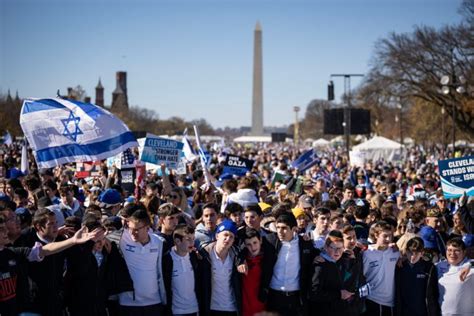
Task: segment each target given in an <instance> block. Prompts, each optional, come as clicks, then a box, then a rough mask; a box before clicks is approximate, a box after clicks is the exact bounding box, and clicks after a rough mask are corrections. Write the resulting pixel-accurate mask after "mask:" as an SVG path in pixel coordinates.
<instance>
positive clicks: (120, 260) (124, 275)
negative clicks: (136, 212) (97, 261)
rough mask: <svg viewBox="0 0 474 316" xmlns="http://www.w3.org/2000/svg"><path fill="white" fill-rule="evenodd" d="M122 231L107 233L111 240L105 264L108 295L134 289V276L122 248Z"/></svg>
mask: <svg viewBox="0 0 474 316" xmlns="http://www.w3.org/2000/svg"><path fill="white" fill-rule="evenodd" d="M122 232H123V230H118V231H115V232H113V233H111V234H109V235H107V239H108V240H109V241H110V242H111V250H110V253H109V255H108V260H107V264H106V266H105V282H106V285H107V294H108V295H113V294H119V293H122V292H128V291H134V288H133V280H132V277H131V276H130V272H129V271H128V267H127V263H126V262H125V258H124V257H123V254H122V251H121V250H120V238H121V235H122Z"/></svg>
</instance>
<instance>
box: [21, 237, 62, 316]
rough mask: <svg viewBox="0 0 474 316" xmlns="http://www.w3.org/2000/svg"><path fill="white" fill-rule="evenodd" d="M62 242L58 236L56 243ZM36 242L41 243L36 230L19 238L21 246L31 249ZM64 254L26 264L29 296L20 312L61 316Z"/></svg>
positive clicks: (23, 302) (60, 253) (22, 303)
mask: <svg viewBox="0 0 474 316" xmlns="http://www.w3.org/2000/svg"><path fill="white" fill-rule="evenodd" d="M62 240H64V239H63V238H62V237H60V236H58V238H56V241H62ZM36 242H39V243H41V244H43V245H44V244H45V243H44V242H42V241H41V240H40V239H39V238H38V236H37V234H36V230H34V229H30V230H28V231H26V232H25V233H24V234H23V236H22V238H21V246H23V247H29V248H31V247H33V246H34V245H35V243H36ZM64 260H65V252H64V251H63V252H59V253H56V254H54V255H50V256H47V257H45V258H44V259H43V261H41V262H29V263H28V278H29V284H30V286H29V295H28V297H26V298H23V299H24V300H23V301H22V302H21V303H20V302H19V303H20V304H21V306H20V309H21V311H28V312H35V313H39V314H41V315H48V316H55V315H58V316H59V315H62V313H63V309H64V300H63V296H64V293H63V273H64Z"/></svg>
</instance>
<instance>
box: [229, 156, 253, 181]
mask: <svg viewBox="0 0 474 316" xmlns="http://www.w3.org/2000/svg"><path fill="white" fill-rule="evenodd" d="M254 162H255V161H253V160H251V159H246V158H243V157H240V156H235V155H227V158H226V160H225V164H224V171H223V173H228V174H235V175H237V176H245V174H246V173H247V171H250V170H252V167H253V164H254Z"/></svg>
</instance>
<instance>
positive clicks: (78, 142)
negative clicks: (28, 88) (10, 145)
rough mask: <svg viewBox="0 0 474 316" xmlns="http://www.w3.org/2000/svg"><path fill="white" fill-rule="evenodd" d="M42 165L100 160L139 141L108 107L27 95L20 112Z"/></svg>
mask: <svg viewBox="0 0 474 316" xmlns="http://www.w3.org/2000/svg"><path fill="white" fill-rule="evenodd" d="M20 125H21V128H22V129H23V133H24V134H25V136H26V138H27V140H28V142H29V144H30V146H31V147H32V148H33V152H34V155H35V158H36V162H37V164H38V167H39V168H51V167H54V166H57V165H61V164H65V163H68V162H85V161H98V160H102V159H106V158H108V157H112V156H115V155H117V154H119V153H121V152H123V151H125V150H126V149H127V148H130V147H136V146H138V143H137V141H136V139H135V137H134V136H133V134H132V132H130V130H129V129H128V127H127V126H126V125H125V124H124V123H123V122H122V121H121V120H119V119H118V118H116V117H115V116H114V115H113V114H111V113H110V112H108V111H107V110H105V109H103V108H101V107H98V106H95V105H93V104H90V103H83V102H79V101H74V100H65V99H59V98H54V99H27V100H25V101H24V102H23V106H22V108H21V115H20Z"/></svg>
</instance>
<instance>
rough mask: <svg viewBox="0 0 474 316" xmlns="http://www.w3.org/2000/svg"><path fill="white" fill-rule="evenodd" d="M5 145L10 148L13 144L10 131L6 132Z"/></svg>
mask: <svg viewBox="0 0 474 316" xmlns="http://www.w3.org/2000/svg"><path fill="white" fill-rule="evenodd" d="M3 143H4V144H5V145H7V146H10V145H11V144H12V143H13V138H12V135H11V134H10V133H9V132H8V131H6V132H5V135H4V136H3Z"/></svg>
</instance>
